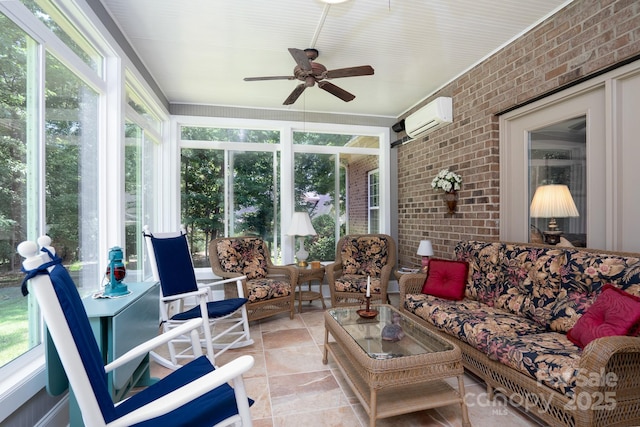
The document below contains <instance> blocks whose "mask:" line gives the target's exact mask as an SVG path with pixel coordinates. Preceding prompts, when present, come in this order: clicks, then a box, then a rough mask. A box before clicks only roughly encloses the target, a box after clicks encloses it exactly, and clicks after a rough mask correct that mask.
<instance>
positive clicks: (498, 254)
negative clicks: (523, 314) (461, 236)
mask: <svg viewBox="0 0 640 427" xmlns="http://www.w3.org/2000/svg"><path fill="white" fill-rule="evenodd" d="M502 246H503V245H502V243H498V242H493V243H487V242H475V241H463V242H459V243H458V244H457V245H456V248H455V255H456V259H457V260H459V261H467V262H468V263H469V280H468V282H467V288H466V290H465V296H466V297H467V298H469V299H472V300H477V301H480V302H483V303H485V304H487V305H489V306H493V304H494V300H495V295H496V289H497V286H498V283H500V281H501V280H502V266H501V264H502V256H503V255H502V252H503V251H502Z"/></svg>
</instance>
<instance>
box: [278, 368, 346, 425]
mask: <svg viewBox="0 0 640 427" xmlns="http://www.w3.org/2000/svg"><path fill="white" fill-rule="evenodd" d="M269 388H270V391H271V404H272V411H273V415H274V416H275V417H280V416H284V415H288V414H305V413H307V412H308V411H309V410H310V409H312V410H319V409H330V408H337V407H341V406H348V405H349V403H348V402H347V399H346V397H345V395H344V393H343V392H342V389H341V388H340V386H339V385H338V383H337V381H336V379H335V378H334V376H333V375H332V374H331V371H329V370H326V371H320V372H307V373H301V374H293V375H281V376H276V377H269Z"/></svg>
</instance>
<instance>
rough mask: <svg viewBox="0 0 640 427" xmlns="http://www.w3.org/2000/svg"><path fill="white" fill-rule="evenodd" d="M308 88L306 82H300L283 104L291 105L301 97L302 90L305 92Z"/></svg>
mask: <svg viewBox="0 0 640 427" xmlns="http://www.w3.org/2000/svg"><path fill="white" fill-rule="evenodd" d="M306 88H307V86H306V85H305V84H304V83H300V84H299V85H298V86H296V88H295V89H294V90H293V92H291V94H290V95H289V97H288V98H287V99H285V100H284V102H283V103H282V105H291V104H293V103H294V102H296V100H297V99H298V98H299V97H300V95H302V92H304V90H305V89H306Z"/></svg>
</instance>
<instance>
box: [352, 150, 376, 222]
mask: <svg viewBox="0 0 640 427" xmlns="http://www.w3.org/2000/svg"><path fill="white" fill-rule="evenodd" d="M375 169H378V156H358V158H357V159H354V160H353V161H351V162H349V167H348V174H347V182H348V186H349V189H348V190H347V194H348V195H349V215H348V218H349V234H366V233H368V229H369V227H368V225H369V224H368V220H369V211H368V209H369V201H368V198H369V177H368V174H369V172H371V171H373V170H375Z"/></svg>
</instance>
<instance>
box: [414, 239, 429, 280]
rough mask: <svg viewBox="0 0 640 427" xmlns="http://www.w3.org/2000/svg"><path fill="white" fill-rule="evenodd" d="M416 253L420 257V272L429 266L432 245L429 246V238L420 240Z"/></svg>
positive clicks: (425, 270) (424, 271)
mask: <svg viewBox="0 0 640 427" xmlns="http://www.w3.org/2000/svg"><path fill="white" fill-rule="evenodd" d="M416 254H418V255H420V256H421V257H422V272H423V273H426V272H427V267H429V257H430V256H433V246H431V240H420V245H419V246H418V252H416Z"/></svg>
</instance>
